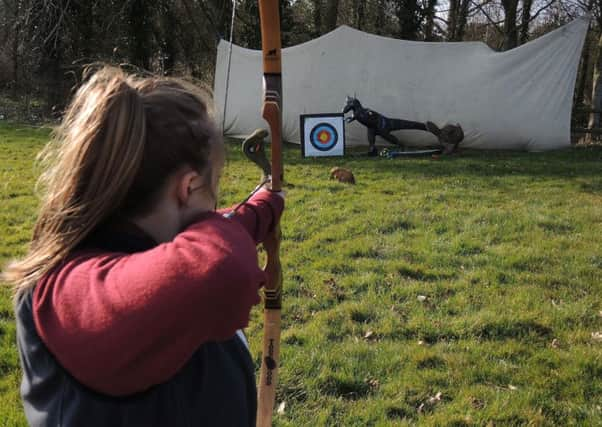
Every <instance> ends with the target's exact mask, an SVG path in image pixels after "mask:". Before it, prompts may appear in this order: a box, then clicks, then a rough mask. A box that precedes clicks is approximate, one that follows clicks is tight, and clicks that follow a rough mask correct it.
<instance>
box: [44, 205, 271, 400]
mask: <svg viewBox="0 0 602 427" xmlns="http://www.w3.org/2000/svg"><path fill="white" fill-rule="evenodd" d="M261 200H263V199H261ZM259 209H269V208H266V207H261V206H260V207H259ZM262 230H263V228H262ZM265 279H266V278H265V274H264V273H263V271H262V270H261V269H259V267H258V266H257V253H256V249H255V242H253V240H252V239H251V238H250V237H249V234H248V232H247V230H245V229H244V228H243V227H242V226H241V225H239V224H237V223H233V221H231V220H227V219H225V218H223V217H222V216H221V215H219V214H218V213H216V212H211V213H208V214H206V215H205V216H204V217H203V218H202V220H201V221H200V222H197V223H195V224H193V225H191V226H190V227H189V228H187V229H186V230H184V231H183V232H182V233H180V234H178V235H177V236H176V237H175V239H174V240H173V241H172V242H169V243H165V244H161V245H158V246H156V247H155V248H153V249H151V250H148V251H146V252H139V253H135V254H122V253H107V252H98V251H97V252H87V253H80V254H79V255H77V256H75V257H72V258H71V259H70V260H68V261H67V262H66V263H64V264H63V265H61V266H60V268H57V269H55V270H54V271H53V272H51V273H50V274H48V275H47V276H46V277H45V278H44V279H42V280H41V281H40V282H39V283H38V285H37V287H36V289H35V291H34V296H33V315H34V322H35V325H36V329H37V331H38V333H39V335H40V337H41V338H42V340H43V341H44V343H45V344H46V346H47V347H48V348H49V349H50V351H51V352H52V353H53V354H54V356H55V357H56V358H57V360H58V361H59V363H60V364H61V365H62V366H63V367H64V368H65V369H67V371H68V372H70V373H71V375H73V376H74V377H75V378H77V379H78V380H79V381H80V382H81V383H83V384H84V385H86V386H88V387H90V388H92V389H94V390H97V391H99V392H102V393H106V394H109V395H128V394H132V393H135V392H139V391H143V390H145V389H147V388H149V387H151V386H152V385H155V384H158V383H162V382H164V381H166V380H168V379H169V378H171V377H172V376H173V375H174V374H175V373H176V372H178V371H179V370H180V369H181V368H182V366H183V365H184V364H185V363H186V362H187V361H188V360H189V358H190V357H191V356H192V354H193V353H194V352H195V351H196V350H197V349H198V347H199V346H200V345H201V344H203V343H205V342H209V341H220V340H226V339H229V338H231V337H232V336H234V334H235V332H236V330H237V329H240V328H244V327H245V326H247V323H248V321H249V312H250V310H251V307H252V306H253V305H254V304H257V303H258V302H259V296H258V290H259V288H260V287H261V286H262V284H263V282H264V281H265Z"/></svg>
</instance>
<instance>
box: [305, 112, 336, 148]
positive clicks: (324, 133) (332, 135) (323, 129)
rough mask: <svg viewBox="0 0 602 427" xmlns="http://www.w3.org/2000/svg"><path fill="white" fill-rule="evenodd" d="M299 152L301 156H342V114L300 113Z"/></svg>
mask: <svg viewBox="0 0 602 427" xmlns="http://www.w3.org/2000/svg"><path fill="white" fill-rule="evenodd" d="M301 152H302V154H303V157H331V156H344V155H345V124H344V121H343V114H341V113H333V114H302V115H301Z"/></svg>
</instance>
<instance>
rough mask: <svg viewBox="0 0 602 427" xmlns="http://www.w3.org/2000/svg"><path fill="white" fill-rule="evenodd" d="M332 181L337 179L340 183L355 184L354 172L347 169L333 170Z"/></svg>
mask: <svg viewBox="0 0 602 427" xmlns="http://www.w3.org/2000/svg"><path fill="white" fill-rule="evenodd" d="M330 179H336V180H337V181H339V182H345V183H347V184H355V177H354V176H353V172H351V171H350V170H349V169H345V168H339V167H336V168H332V169H331V170H330Z"/></svg>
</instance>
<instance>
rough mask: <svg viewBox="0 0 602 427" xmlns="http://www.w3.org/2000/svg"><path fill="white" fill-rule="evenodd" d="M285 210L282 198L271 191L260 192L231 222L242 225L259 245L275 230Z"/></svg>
mask: <svg viewBox="0 0 602 427" xmlns="http://www.w3.org/2000/svg"><path fill="white" fill-rule="evenodd" d="M232 209H233V208H229V209H222V210H220V211H219V213H222V214H224V213H228V212H230V211H231V210H232ZM283 210H284V199H283V198H282V196H280V195H278V193H273V192H271V191H269V190H260V191H258V192H257V193H255V194H254V195H253V196H252V197H251V198H250V199H249V200H248V201H247V202H246V203H245V204H244V205H242V206H241V207H240V208H239V209H238V210H237V211H236V215H234V216H233V217H232V218H231V220H232V221H234V222H237V223H239V224H240V225H242V226H243V227H244V228H245V230H247V232H248V233H249V235H250V236H251V237H252V238H253V240H254V241H255V243H256V244H259V243H261V242H263V241H264V240H265V238H266V236H267V235H268V233H269V232H270V231H272V230H273V229H274V226H275V225H276V224H277V223H278V221H279V220H280V216H281V215H282V211H283Z"/></svg>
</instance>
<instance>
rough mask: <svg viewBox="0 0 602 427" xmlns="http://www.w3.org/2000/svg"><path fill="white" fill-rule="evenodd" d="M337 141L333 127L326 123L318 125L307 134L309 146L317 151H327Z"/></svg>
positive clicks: (337, 135) (336, 134)
mask: <svg viewBox="0 0 602 427" xmlns="http://www.w3.org/2000/svg"><path fill="white" fill-rule="evenodd" d="M338 141H339V134H338V133H337V130H336V129H335V128H334V126H332V125H330V124H328V123H319V124H317V125H316V126H314V128H313V129H312V130H311V132H310V134H309V142H310V144H311V145H312V146H313V147H314V148H315V149H316V150H319V151H329V150H331V149H332V148H333V147H334V146H335V145H337V142H338Z"/></svg>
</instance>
